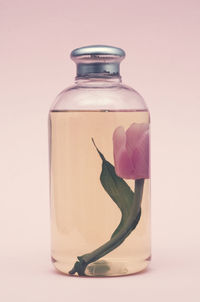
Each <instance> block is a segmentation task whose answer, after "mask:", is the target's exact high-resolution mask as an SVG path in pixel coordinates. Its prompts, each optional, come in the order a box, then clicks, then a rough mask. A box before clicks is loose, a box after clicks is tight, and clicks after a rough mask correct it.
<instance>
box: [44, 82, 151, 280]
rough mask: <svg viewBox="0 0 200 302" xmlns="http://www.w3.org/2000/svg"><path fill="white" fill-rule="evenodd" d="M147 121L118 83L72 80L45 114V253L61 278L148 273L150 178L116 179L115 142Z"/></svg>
mask: <svg viewBox="0 0 200 302" xmlns="http://www.w3.org/2000/svg"><path fill="white" fill-rule="evenodd" d="M149 123H150V117H149V111H148V109H147V107H146V105H145V102H144V100H143V98H142V97H141V96H140V95H139V94H138V93H137V92H136V91H135V90H134V89H132V88H130V87H128V86H126V85H123V84H122V83H121V79H120V77H105V76H104V77H102V78H101V77H98V78H95V77H94V78H89V79H78V80H77V81H76V83H75V85H73V86H72V87H69V88H67V89H65V90H64V91H62V92H61V93H60V94H59V95H58V97H57V98H56V101H55V103H54V104H53V106H52V108H51V110H50V113H49V133H50V192H51V193H50V195H51V254H52V262H53V264H54V266H55V267H56V269H58V270H59V271H60V272H63V273H65V274H69V275H73V276H78V275H79V276H82V275H84V276H93V277H96V276H121V275H129V274H133V273H137V272H139V271H142V270H144V269H145V268H146V267H147V265H148V263H149V261H150V257H151V248H150V179H149V176H147V177H145V178H144V177H143V178H142V179H134V177H132V176H130V177H121V175H118V174H119V172H118V174H117V171H116V169H117V168H116V165H117V157H115V156H114V139H115V138H114V136H115V137H117V136H116V135H117V134H116V133H117V132H115V130H116V129H118V130H119V127H123V128H124V129H125V131H126V130H127V129H129V128H130V126H131V125H133V124H142V125H147V126H148V127H149ZM120 129H121V128H120ZM118 130H116V131H118ZM114 133H115V134H114ZM116 152H117V151H116ZM148 153H149V150H148ZM116 154H117V153H116ZM116 156H117V155H116ZM137 202H138V204H140V205H141V212H140V213H139V212H138V211H139V210H137V213H136V208H135V210H134V209H133V208H134V203H135V204H137ZM126 205H127V206H126ZM138 209H139V208H138ZM131 211H132V212H131ZM134 211H135V212H134ZM131 213H132V214H131ZM134 213H136V214H137V215H136V214H134ZM134 215H135V217H134ZM138 215H140V216H138ZM136 216H137V217H136ZM122 218H123V219H122ZM121 219H122V220H123V221H122V222H121V224H120V226H118V225H119V223H120V221H121ZM117 227H118V230H116V229H117ZM114 232H115V233H114ZM113 233H114V234H113ZM111 237H112V238H111ZM77 257H78V258H77Z"/></svg>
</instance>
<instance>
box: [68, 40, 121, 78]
mask: <svg viewBox="0 0 200 302" xmlns="http://www.w3.org/2000/svg"><path fill="white" fill-rule="evenodd" d="M125 55H126V54H125V51H124V50H123V49H121V48H118V47H113V46H106V45H91V46H84V47H80V48H76V49H74V50H73V51H72V52H71V59H72V60H73V61H74V62H75V63H76V64H77V78H79V77H111V76H120V75H119V64H120V62H121V61H122V60H123V59H124V57H125Z"/></svg>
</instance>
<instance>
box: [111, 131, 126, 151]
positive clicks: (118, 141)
mask: <svg viewBox="0 0 200 302" xmlns="http://www.w3.org/2000/svg"><path fill="white" fill-rule="evenodd" d="M125 145H126V133H125V131H124V128H123V127H118V128H116V129H115V131H114V133H113V148H114V153H115V152H117V151H118V150H119V149H121V148H123V147H125Z"/></svg>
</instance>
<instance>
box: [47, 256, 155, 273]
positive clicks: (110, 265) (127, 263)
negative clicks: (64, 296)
mask: <svg viewBox="0 0 200 302" xmlns="http://www.w3.org/2000/svg"><path fill="white" fill-rule="evenodd" d="M150 258H151V257H148V258H147V259H145V260H140V261H133V260H132V261H131V260H127V259H125V260H124V259H116V258H115V259H111V258H109V259H106V258H103V259H101V260H99V261H96V262H93V263H90V264H89V265H88V266H87V267H86V270H85V275H84V277H120V276H128V275H132V274H136V273H139V272H141V271H144V270H145V269H146V268H147V266H148V265H149V263H150ZM52 262H53V264H54V267H55V268H56V269H57V270H58V271H59V272H61V273H63V274H66V275H69V276H75V277H78V275H77V274H76V275H71V274H69V271H70V270H71V268H72V267H73V264H74V263H72V262H71V261H70V263H69V262H68V263H66V262H65V263H63V262H60V261H57V260H55V259H54V258H52Z"/></svg>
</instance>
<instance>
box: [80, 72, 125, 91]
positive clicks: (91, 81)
mask: <svg viewBox="0 0 200 302" xmlns="http://www.w3.org/2000/svg"><path fill="white" fill-rule="evenodd" d="M75 83H76V84H77V85H78V86H82V87H91V88H101V87H104V88H106V87H113V86H118V85H119V84H120V83H121V76H120V75H118V76H106V75H105V74H102V76H101V77H100V76H99V74H98V76H96V75H93V76H90V77H88V76H87V77H76V78H75Z"/></svg>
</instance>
